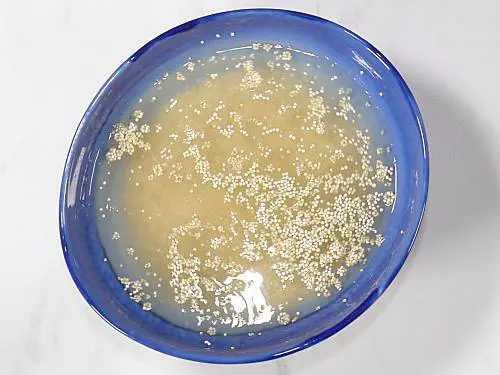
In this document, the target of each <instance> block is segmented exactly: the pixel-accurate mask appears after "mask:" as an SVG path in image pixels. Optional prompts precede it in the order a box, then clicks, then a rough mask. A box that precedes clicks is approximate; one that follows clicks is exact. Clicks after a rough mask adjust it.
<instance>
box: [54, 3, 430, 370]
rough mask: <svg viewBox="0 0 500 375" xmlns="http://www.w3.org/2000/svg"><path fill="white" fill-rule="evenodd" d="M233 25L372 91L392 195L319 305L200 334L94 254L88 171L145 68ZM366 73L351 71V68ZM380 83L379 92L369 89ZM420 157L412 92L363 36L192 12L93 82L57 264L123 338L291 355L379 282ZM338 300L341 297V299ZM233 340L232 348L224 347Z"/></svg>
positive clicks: (202, 352)
mask: <svg viewBox="0 0 500 375" xmlns="http://www.w3.org/2000/svg"><path fill="white" fill-rule="evenodd" d="M229 32H235V33H236V35H238V38H239V41H240V42H241V41H244V40H247V41H256V40H258V41H261V42H266V41H267V42H270V43H281V44H284V45H293V46H294V47H296V48H298V49H302V50H306V51H313V52H315V53H316V54H318V55H322V56H331V57H333V58H334V59H335V61H336V62H337V63H339V64H342V65H343V67H344V68H345V70H347V71H349V72H350V74H353V75H354V76H355V78H356V79H357V80H358V81H359V82H360V83H361V85H362V86H364V88H365V90H366V91H367V92H368V93H370V94H372V95H371V96H372V97H373V100H374V101H375V105H376V106H377V107H378V110H379V111H381V115H383V116H384V118H385V122H386V126H387V129H388V131H389V132H390V133H391V139H392V142H393V152H394V154H395V156H396V167H397V183H396V187H397V200H396V203H395V206H394V211H393V214H392V215H391V218H390V222H389V224H388V227H387V230H386V231H385V232H384V236H385V239H386V240H385V242H384V243H383V245H382V247H381V248H380V249H379V250H378V251H377V252H376V254H375V255H374V256H373V257H372V258H371V259H370V260H369V262H368V263H367V264H366V265H365V267H364V272H362V273H360V274H359V276H358V277H357V279H356V283H353V284H351V285H349V286H348V287H346V288H345V290H343V291H342V293H340V294H339V295H338V296H337V297H336V298H334V299H333V300H332V301H331V303H329V304H328V305H327V306H326V307H325V308H323V309H321V310H319V311H316V312H314V313H313V314H311V315H309V316H307V317H304V318H302V319H300V320H298V321H297V322H296V323H294V324H291V325H288V326H280V327H276V328H272V329H270V330H267V331H265V333H264V334H263V335H261V336H258V335H254V336H248V335H244V334H242V335H232V336H213V337H210V342H211V345H210V346H207V345H206V344H205V343H204V341H205V340H207V337H206V336H201V335H200V334H199V333H197V332H193V331H190V330H186V329H183V328H180V327H177V326H175V325H173V324H170V323H169V322H167V321H165V320H163V319H161V318H159V317H157V316H155V315H154V314H152V313H150V312H145V311H143V310H142V308H141V307H140V306H139V305H138V304H136V303H135V302H133V301H131V300H130V298H129V297H128V296H127V295H126V293H125V292H124V291H123V290H122V286H121V285H120V284H119V282H118V281H117V280H116V276H115V274H114V272H113V270H112V268H111V266H110V265H109V264H108V263H106V262H103V258H104V256H105V255H104V254H105V253H104V249H103V247H102V244H101V242H100V240H99V236H98V234H97V229H96V224H95V221H94V220H95V211H94V210H95V208H94V202H93V191H92V188H93V187H92V177H93V174H94V169H95V165H96V161H97V160H98V156H99V152H100V150H101V149H102V144H100V141H99V139H100V138H102V137H99V136H100V135H102V133H103V132H104V133H105V132H108V133H109V130H110V127H111V126H112V124H114V123H115V122H117V120H119V119H120V117H121V116H122V115H123V113H124V112H125V111H126V110H127V109H129V107H130V105H131V103H134V101H133V100H135V98H137V96H138V94H139V93H141V92H143V91H144V90H145V89H146V87H148V85H150V84H151V82H152V81H151V77H152V74H155V73H154V72H155V69H158V67H160V66H165V63H167V64H168V62H169V61H172V63H176V59H178V57H179V56H182V55H185V54H186V53H189V52H190V51H192V50H193V49H196V48H199V46H200V40H205V41H206V42H207V43H212V42H214V43H215V42H217V43H219V41H220V43H225V42H224V41H223V40H220V39H218V40H217V41H216V40H215V39H216V34H219V33H220V34H227V33H229ZM361 69H363V70H364V71H365V72H368V73H370V74H360V70H361ZM380 91H383V92H384V95H383V96H379V95H378V93H379V92H380ZM428 179H429V161H428V155H427V142H426V136H425V131H424V126H423V122H422V118H421V116H420V112H419V110H418V107H417V104H416V103H415V99H414V98H413V96H412V94H411V92H410V90H409V89H408V87H407V85H406V84H405V82H404V81H403V79H402V78H401V76H400V74H399V73H398V72H397V70H396V69H395V68H394V66H392V64H391V63H390V62H389V61H388V60H387V59H386V58H385V57H384V56H383V55H382V54H381V53H380V52H379V51H378V50H377V49H376V48H374V47H373V46H372V45H371V44H369V43H368V42H366V41H365V40H363V39H362V38H360V37H359V36H357V35H356V34H354V33H352V32H351V31H349V30H347V29H345V28H343V27H341V26H339V25H337V24H335V23H332V22H330V21H327V20H324V19H321V18H318V17H315V16H311V15H308V14H303V13H297V12H291V11H285V10H268V9H254V10H240V11H233V12H226V13H220V14H215V15H210V16H207V17H203V18H199V19H196V20H193V21H190V22H187V23H185V24H183V25H181V26H178V27H176V28H174V29H172V30H170V31H167V32H166V33H164V34H162V35H160V36H158V37H157V38H155V39H154V40H152V41H151V42H149V43H148V44H146V45H145V46H144V47H142V48H141V49H139V50H138V51H137V52H136V53H134V54H133V56H132V57H130V58H129V59H128V60H127V61H125V62H124V63H123V64H122V65H121V66H120V67H119V68H118V69H117V70H116V72H115V73H113V75H112V76H111V77H110V78H109V79H108V80H107V82H106V83H105V84H104V86H103V87H102V88H101V90H100V91H99V93H98V94H97V96H96V97H95V99H94V100H93V101H92V103H91V104H90V107H89V108H88V110H87V112H86V113H85V115H84V117H83V119H82V121H81V123H80V125H79V127H78V130H77V132H76V134H75V137H74V139H73V143H72V145H71V148H70V151H69V154H68V159H67V161H66V166H65V169H64V175H63V180H62V186H61V195H60V233H61V242H62V247H63V250H64V257H65V259H66V263H67V266H68V268H69V271H70V273H71V276H72V277H73V280H74V282H75V284H76V285H77V287H78V289H79V290H80V292H81V293H82V295H83V296H84V297H85V299H86V300H87V302H88V303H89V304H90V306H92V308H93V309H94V310H95V311H96V312H97V313H98V314H99V315H100V316H101V317H102V318H103V319H105V320H106V321H107V322H108V323H109V324H111V325H112V326H113V327H115V328H116V329H117V330H119V331H120V332H122V333H124V334H125V335H127V336H128V337H130V338H132V339H134V340H136V341H138V342H140V343H142V344H144V345H146V346H148V347H150V348H153V349H155V350H158V351H160V352H164V353H167V354H171V355H174V356H177V357H181V358H185V359H190V360H195V361H200V362H211V363H244V362H256V361H264V360H269V359H273V358H278V357H281V356H284V355H288V354H291V353H294V352H296V351H298V350H301V349H304V348H307V347H309V346H311V345H314V344H316V343H318V342H320V341H322V340H324V339H325V338H327V337H329V336H331V335H333V334H334V333H336V332H338V331H339V330H340V329H342V328H343V327H345V326H346V325H347V324H349V323H350V322H352V321H353V320H354V319H355V318H356V317H358V316H359V315H360V314H361V313H362V312H363V311H365V310H366V309H367V308H368V307H369V306H370V305H371V304H372V303H373V302H374V301H375V300H376V299H377V298H378V297H379V296H380V295H381V294H382V292H383V291H384V290H385V289H386V288H387V286H388V285H389V284H390V283H391V281H392V280H393V278H394V277H395V276H396V274H397V272H398V271H399V269H400V268H401V266H402V264H403V262H404V261H405V259H406V257H407V256H408V253H409V251H410V248H411V246H412V244H413V242H414V240H415V237H416V234H417V231H418V228H419V225H420V222H421V220H422V215H423V212H424V206H425V202H426V198H427V188H428ZM344 299H345V300H346V301H348V302H347V303H342V302H340V301H343V300H344ZM231 347H234V349H231Z"/></svg>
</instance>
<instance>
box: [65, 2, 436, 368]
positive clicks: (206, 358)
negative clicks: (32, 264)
mask: <svg viewBox="0 0 500 375" xmlns="http://www.w3.org/2000/svg"><path fill="white" fill-rule="evenodd" d="M259 11H264V12H276V13H280V14H283V15H291V16H295V17H299V18H303V19H307V20H312V21H316V22H321V23H323V24H325V25H326V26H328V27H331V28H337V29H340V30H341V31H343V32H345V33H347V34H349V35H350V36H352V37H353V38H355V39H356V40H358V41H359V42H360V43H361V44H362V45H364V47H366V48H367V49H369V50H371V51H372V52H374V53H375V54H376V55H377V57H378V58H379V59H380V60H381V61H382V62H383V63H384V64H385V65H386V66H388V67H389V68H390V70H391V72H392V74H393V75H394V76H395V77H396V79H397V81H398V83H399V86H400V88H401V89H402V91H403V93H404V95H405V98H406V100H407V102H408V103H409V104H410V107H411V110H412V112H413V115H414V118H415V120H416V122H417V124H418V131H419V133H420V136H421V140H422V149H423V154H422V157H423V161H424V162H423V174H422V181H421V184H420V189H421V192H422V204H421V207H419V208H420V217H419V218H418V221H417V224H416V225H415V227H414V230H413V233H412V237H411V240H410V242H409V245H408V248H407V251H406V253H404V255H403V256H402V257H401V259H400V261H399V262H398V263H397V264H395V265H394V267H393V268H394V269H393V271H392V273H391V274H389V275H388V277H387V278H386V280H385V282H383V283H381V284H380V285H379V286H378V287H377V288H376V289H375V290H374V291H373V292H372V293H370V295H369V296H368V297H367V298H366V299H365V300H364V301H363V302H362V303H361V304H360V305H359V306H358V307H357V308H356V309H355V310H354V311H353V312H351V313H350V314H349V315H348V316H346V317H345V318H344V319H343V320H342V321H340V322H339V323H337V324H336V325H334V326H332V327H330V328H328V329H326V330H324V331H323V332H321V333H319V334H317V335H315V336H313V337H310V338H308V339H307V340H304V341H303V342H302V343H299V344H295V345H293V346H292V347H285V348H283V349H280V350H279V351H275V352H268V353H263V354H256V355H249V356H235V357H220V356H216V355H212V356H210V355H208V354H207V355H191V354H188V353H185V352H182V351H178V350H175V349H173V348H170V347H165V346H161V345H156V344H154V343H152V342H150V341H149V340H148V339H147V338H144V337H142V336H138V335H135V334H134V333H132V332H130V331H129V330H127V329H126V328H125V327H120V325H119V324H117V323H116V322H114V321H113V319H112V318H110V317H107V316H106V315H105V314H104V313H103V312H102V309H101V308H100V307H99V305H98V304H96V303H95V302H94V300H93V299H92V297H91V296H90V295H89V294H88V292H87V290H86V289H85V286H84V285H83V284H82V283H81V282H80V280H79V279H78V278H77V276H76V273H75V271H74V269H73V266H72V264H71V261H70V259H69V258H70V254H69V248H68V243H67V241H66V238H65V233H64V227H65V203H66V190H67V185H68V183H69V167H70V165H71V163H70V161H71V160H72V159H73V158H75V156H76V155H75V150H74V146H75V141H76V140H77V138H78V136H79V134H80V132H81V130H82V128H83V126H85V123H86V118H87V117H88V116H89V114H90V113H92V112H93V111H94V110H95V107H96V104H97V103H98V102H99V99H100V96H101V94H102V93H103V92H104V91H105V90H106V88H107V87H108V86H110V85H112V84H113V81H114V80H115V79H116V78H117V77H118V76H119V75H120V74H121V73H122V72H123V71H124V70H125V69H126V68H127V66H128V65H129V64H130V63H132V62H134V61H136V60H137V59H138V58H139V57H140V56H141V55H142V54H143V53H144V52H145V51H147V50H148V49H149V48H151V47H152V46H153V45H154V44H155V43H158V42H160V41H162V40H163V39H165V38H167V37H170V36H172V35H175V34H177V33H179V32H182V31H186V30H189V29H191V28H193V27H196V25H198V24H200V23H205V22H210V21H213V20H215V19H216V18H218V17H220V16H224V15H227V14H241V15H243V14H244V13H246V12H259ZM428 191H429V152H428V144H427V135H426V132H425V128H424V121H423V119H422V115H421V113H420V110H419V109H418V106H417V102H416V100H415V98H414V97H413V94H412V93H411V91H410V89H409V87H408V85H407V84H406V82H405V81H404V79H403V77H402V76H401V74H400V73H399V72H398V70H397V69H396V68H395V67H394V65H392V63H391V62H390V61H389V60H388V59H387V58H386V57H385V56H384V55H383V54H382V53H381V52H380V51H379V50H378V49H377V48H376V47H374V46H373V45H372V44H371V43H369V42H368V41H366V40H365V39H364V38H362V37H361V36H359V35H357V34H356V33H354V32H352V31H351V30H349V29H347V28H345V27H343V26H341V25H339V24H337V23H335V22H333V21H329V20H327V19H324V18H321V17H318V16H315V15H311V14H307V13H302V12H296V11H292V10H287V9H279V8H248V9H238V10H230V11H226V12H220V13H214V14H210V15H207V16H203V17H200V18H196V19H193V20H191V21H188V22H186V23H183V24H181V25H179V26H177V27H174V28H172V29H170V30H168V31H166V32H164V33H162V34H160V35H158V36H157V37H156V38H154V39H152V40H151V41H149V42H148V43H146V44H145V45H144V46H142V47H141V48H139V49H138V50H137V51H136V52H135V53H134V54H133V55H132V56H130V57H129V58H128V59H127V60H126V61H125V62H123V63H122V64H121V65H120V66H119V67H118V69H116V70H115V72H113V74H112V75H111V76H110V77H109V78H108V79H107V81H106V82H105V83H104V85H103V86H102V87H101V88H100V90H99V91H98V93H97V94H96V96H95V97H94V99H93V100H92V102H91V103H90V105H89V107H88V108H87V110H86V111H85V114H84V115H83V117H82V120H81V121H80V123H79V125H78V128H77V130H76V132H75V135H74V136H73V139H72V141H71V146H70V149H69V151H68V155H67V157H66V162H65V167H64V171H63V177H62V183H61V190H60V196H59V233H60V238H61V245H62V249H63V254H64V259H65V261H66V266H67V267H68V270H69V273H70V275H71V277H72V279H73V281H74V283H75V285H76V286H77V288H78V290H79V291H80V293H81V294H82V296H83V298H85V300H86V301H87V303H88V304H89V305H90V307H91V308H92V309H93V310H94V311H95V312H96V313H97V314H98V315H99V316H100V317H101V318H102V319H103V320H104V321H106V322H107V323H108V324H109V325H111V326H112V327H113V328H115V329H116V330H117V331H119V332H121V333H122V334H124V335H125V336H127V337H129V338H131V339H132V340H134V341H136V342H138V343H140V344H142V345H144V346H147V347H149V348H151V349H153V350H156V351H158V352H161V353H165V354H169V355H172V356H175V357H178V358H182V359H187V360H191V361H196V362H204V363H214V364H242V363H253V362H263V361H268V360H272V359H277V358H280V357H284V356H287V355H290V354H293V353H296V352H298V351H301V350H303V349H306V348H309V347H311V346H313V345H315V344H317V343H319V342H321V341H323V340H325V339H327V338H328V337H330V336H333V335H334V334H335V333H337V332H339V331H340V330H342V329H343V328H344V327H346V326H347V325H349V324H350V323H351V322H352V321H354V320H355V319H356V318H357V317H359V316H360V315H361V314H362V313H363V312H365V311H366V310H367V309H368V308H369V307H370V306H371V305H373V304H374V303H375V301H376V300H377V299H378V298H379V297H380V296H381V295H382V294H383V293H384V291H385V290H386V289H387V288H388V287H389V285H390V284H391V283H392V281H393V280H394V278H395V277H396V275H397V274H398V273H399V271H400V270H401V268H402V266H403V264H404V263H405V261H406V259H407V258H408V255H409V254H410V251H411V249H412V247H413V245H414V243H415V240H416V238H417V235H418V232H419V229H420V226H421V224H422V220H423V217H424V212H425V207H426V202H427V197H428Z"/></svg>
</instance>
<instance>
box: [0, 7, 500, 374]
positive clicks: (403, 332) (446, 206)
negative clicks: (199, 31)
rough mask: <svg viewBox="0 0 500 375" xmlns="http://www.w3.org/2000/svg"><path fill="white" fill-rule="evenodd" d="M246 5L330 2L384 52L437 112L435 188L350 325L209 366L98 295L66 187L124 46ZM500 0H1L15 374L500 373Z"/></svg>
mask: <svg viewBox="0 0 500 375" xmlns="http://www.w3.org/2000/svg"><path fill="white" fill-rule="evenodd" d="M243 7H286V8H290V9H296V10H301V11H305V12H309V13H313V14H318V15H320V16H322V17H325V18H329V19H331V20H334V21H337V22H339V23H341V24H342V25H344V26H346V27H348V28H351V29H352V30H353V31H355V32H357V33H359V34H361V35H362V36H364V37H365V38H366V39H368V40H369V41H371V42H372V43H373V44H375V45H376V46H377V47H378V48H380V50H381V51H382V52H383V53H384V54H385V55H386V56H387V57H388V58H389V59H390V60H391V61H392V62H393V63H394V64H395V65H396V67H397V68H398V69H399V70H400V71H401V73H402V74H403V76H404V78H405V79H406V80H407V82H408V84H409V85H410V87H411V89H412V91H413V93H414V94H415V96H416V98H417V101H418V103H419V105H420V109H421V110H422V113H423V117H424V120H425V123H426V126H427V131H428V136H429V143H430V155H431V187H430V197H429V205H428V211H427V214H426V218H425V221H424V227H423V229H422V231H421V233H420V237H419V241H418V243H417V246H416V247H415V248H414V250H413V253H412V255H411V257H410V259H409V260H408V262H407V263H406V265H405V266H404V268H403V270H402V271H401V273H400V274H399V275H398V277H397V278H396V280H395V282H394V283H393V284H392V285H391V286H390V288H389V289H388V291H387V292H386V293H385V294H384V296H383V297H382V298H381V299H380V300H379V301H378V302H377V303H376V304H375V305H374V306H373V307H371V308H370V309H369V310H368V311H367V312H366V313H365V314H364V315H363V316H362V317H360V318H359V319H357V320H356V321H355V322H354V323H352V324H351V325H350V326H348V327H347V328H346V329H344V330H343V331H342V332H341V333H339V334H337V335H336V336H334V337H332V338H330V339H329V340H327V341H325V342H323V343H321V344H319V345H317V346H315V347H313V348H311V349H308V350H306V351H303V352H300V353H298V354H295V355H292V356H290V357H286V358H283V359H280V360H277V361H272V362H266V363H262V364H256V365H245V366H240V367H234V366H215V365H204V364H196V363H191V362H187V361H184V360H180V359H176V358H171V357H169V356H166V355H163V354H160V353H156V352H154V351H152V350H150V349H147V348H146V347H143V346H141V345H139V344H137V343H135V342H133V341H131V340H129V339H127V338H126V337H125V336H122V335H120V334H119V333H117V332H116V331H115V330H113V329H112V328H111V327H109V326H108V325H107V324H106V323H105V322H104V321H103V320H101V318H99V317H98V316H97V314H95V313H94V312H93V311H92V310H91V309H90V308H89V307H88V306H87V304H86V302H85V301H84V300H83V298H82V297H81V296H80V294H79V293H78V291H77V289H76V287H75V286H74V285H73V282H72V281H71V279H70V276H69V273H68V271H67V270H66V266H65V264H64V260H63V256H62V252H61V249H60V243H59V233H58V223H57V210H58V194H59V183H60V178H61V172H62V168H63V165H64V160H65V157H66V152H67V149H68V147H69V144H70V141H71V138H72V137H73V133H74V131H75V128H76V126H77V124H78V122H79V120H80V118H81V116H82V114H83V112H84V111H85V109H86V107H87V105H88V104H89V102H90V101H91V99H92V98H93V96H94V95H95V93H96V92H97V90H98V89H99V87H100V86H101V84H102V83H103V82H104V81H105V80H106V78H107V77H108V76H109V75H110V74H111V73H112V72H113V70H114V69H115V68H116V67H117V66H118V65H119V64H120V63H121V62H122V61H123V60H125V59H126V58H127V57H128V56H129V55H130V54H131V53H132V52H133V51H135V50H136V49H137V48H138V47H139V46H141V45H142V44H144V43H145V42H147V41H148V40H150V39H151V38H153V37H155V36H156V35H157V34H160V33H161V32H163V31H165V30H167V29H169V28H171V27H173V26H175V25H177V24H179V23H181V22H184V21H187V20H189V19H192V18H195V17H198V16H201V15H205V14H208V13H213V12H216V11H222V10H228V9H234V8H243ZM499 12H500V3H499V2H498V1H496V0H476V1H457V0H455V1H445V0H441V1H439V0H432V1H431V0H420V1H400V0H377V1H375V0H349V1H346V0H320V1H304V0H287V1H284V0H283V1H243V0H241V1H235V0H232V1H230V0H226V1H222V0H210V1H208V0H204V1H201V0H200V1H180V0H169V1H166V0H157V1H131V0H127V1H125V0H121V1H103V0H81V1H77V0H45V1H36V0H24V1H20V0H17V1H15V0H10V1H9V0H7V1H5V0H4V1H0V78H1V79H0V84H1V85H2V87H1V90H0V101H1V103H2V105H1V107H0V108H1V109H0V130H1V133H0V134H1V135H0V234H1V236H0V256H1V258H0V269H1V273H0V276H1V280H2V281H1V283H0V292H1V296H2V303H1V309H0V318H1V320H0V325H1V327H2V333H1V335H0V368H1V370H0V372H1V373H2V374H5V375H11V374H16V375H17V374H23V375H24V374H26V375H37V374H44V375H45V374H47V375H49V374H50V375H53V374H55V375H58V374H72V375H79V374H89V373H90V374H106V373H113V374H121V375H128V374H148V375H155V374H172V375H185V374H200V375H212V374H213V375H226V374H228V375H229V374H233V373H235V371H237V373H238V374H239V375H247V374H248V375H255V374H259V375H269V374H277V375H278V374H281V375H288V374H292V375H295V374H297V375H299V374H303V375H305V374H313V373H314V374H333V373H335V374H342V375H351V374H360V375H365V374H383V375H388V374H396V375H401V374H404V375H432V374H440V375H462V374H463V375H470V374H481V375H490V374H491V375H492V374H500V356H499V353H500V272H499V269H500V191H499V190H500V188H499V173H500V147H498V146H497V145H498V144H500V122H499V114H500V112H499V109H500V91H499V90H500V89H499V87H500V74H499V73H498V66H499V63H498V60H499V59H500V21H499V20H498V14H499Z"/></svg>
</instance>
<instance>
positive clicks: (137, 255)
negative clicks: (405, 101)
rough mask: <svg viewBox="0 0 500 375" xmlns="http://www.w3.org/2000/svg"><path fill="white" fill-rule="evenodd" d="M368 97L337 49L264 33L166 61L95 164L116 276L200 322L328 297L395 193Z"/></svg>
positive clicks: (262, 324)
mask: <svg viewBox="0 0 500 375" xmlns="http://www.w3.org/2000/svg"><path fill="white" fill-rule="evenodd" d="M367 103H371V102H370V98H368V97H367V96H366V94H365V92H364V91H363V90H362V89H361V88H360V87H359V86H358V85H357V84H356V83H355V82H354V81H353V80H352V78H350V76H349V74H348V73H346V72H343V71H342V70H341V68H340V67H339V66H337V65H335V64H334V63H332V61H331V60H326V59H320V58H318V57H316V56H314V55H312V54H304V53H301V52H300V51H297V50H294V49H291V48H285V47H283V46H278V45H272V44H265V43H254V44H253V45H252V46H248V47H247V48H241V49H234V50H231V51H227V52H225V53H219V54H216V55H214V56H209V57H207V58H205V59H202V60H194V59H188V61H186V62H185V64H183V65H181V66H179V67H178V69H177V70H176V71H168V72H164V73H163V74H162V75H161V76H159V77H158V78H157V80H156V81H154V82H152V83H151V88H150V89H149V90H148V91H146V92H144V93H143V95H142V96H141V98H140V99H139V100H138V101H137V102H136V103H133V105H131V107H130V109H129V111H128V112H127V115H126V116H125V117H123V118H122V120H121V121H120V122H118V123H116V124H115V126H114V128H113V130H112V132H111V134H110V136H109V144H108V145H107V148H106V150H105V153H104V154H103V156H102V158H101V160H100V162H99V164H98V177H97V179H96V182H95V184H96V186H97V189H96V191H97V193H96V198H95V200H96V207H97V209H96V217H97V221H98V229H99V234H100V237H101V242H102V243H103V246H104V247H105V249H106V259H107V262H109V263H110V264H111V266H112V267H113V270H114V271H115V273H116V275H117V278H118V280H119V281H120V283H121V284H122V285H123V289H124V292H125V293H127V294H128V296H129V297H130V298H131V299H132V300H133V301H135V302H136V303H137V304H139V305H140V306H141V307H142V308H143V309H144V310H146V311H147V312H148V313H149V312H152V313H155V314H156V315H158V316H160V317H162V318H164V319H166V320H168V321H169V322H171V323H173V324H176V325H178V326H181V327H184V328H187V329H191V330H193V331H196V332H201V333H202V334H206V335H208V336H213V335H227V334H234V333H248V334H249V335H253V334H259V335H260V334H265V330H266V329H269V328H271V327H273V326H275V325H288V324H293V323H294V322H295V321H297V320H298V319H302V318H303V317H305V316H307V315H308V314H310V313H312V312H314V311H316V310H318V309H320V308H321V307H322V306H324V305H325V304H327V303H328V302H329V301H331V300H332V298H335V296H336V295H337V294H338V293H339V292H340V291H341V290H343V289H344V288H346V287H347V286H348V284H349V283H350V282H352V280H355V278H356V275H357V274H358V273H359V272H360V269H361V268H362V267H363V264H364V263H365V262H366V261H367V259H368V257H369V256H370V255H369V254H370V252H374V251H377V248H378V247H379V246H380V245H381V244H382V243H383V241H384V233H383V222H384V217H385V216H387V215H390V214H391V210H392V207H393V204H394V201H395V199H396V194H395V188H394V180H395V175H394V173H395V172H394V156H393V155H392V154H391V152H390V140H389V139H386V138H384V137H387V135H383V136H382V135H381V134H385V133H384V132H383V121H382V119H380V118H378V117H377V111H376V108H375V107H374V106H372V105H371V104H370V105H367ZM103 261H104V260H103Z"/></svg>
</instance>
